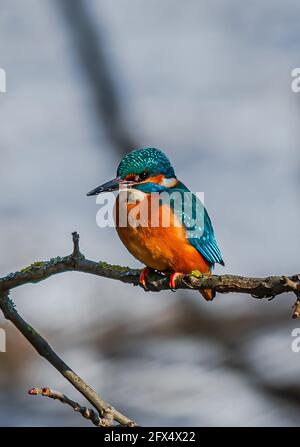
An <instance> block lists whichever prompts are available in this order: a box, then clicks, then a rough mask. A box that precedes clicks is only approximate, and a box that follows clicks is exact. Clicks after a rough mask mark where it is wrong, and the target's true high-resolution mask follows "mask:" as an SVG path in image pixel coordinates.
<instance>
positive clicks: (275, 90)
mask: <svg viewBox="0 0 300 447" xmlns="http://www.w3.org/2000/svg"><path fill="white" fill-rule="evenodd" d="M0 3H1V15H0V67H2V68H4V69H5V70H6V75H7V93H3V94H1V95H0V151H1V152H0V153H1V164H0V185H1V199H0V212H1V220H0V225H1V226H0V247H1V257H0V272H1V275H5V274H7V273H9V272H11V271H15V270H18V269H20V268H22V267H24V266H26V265H28V264H30V263H31V262H33V261H38V260H46V259H49V258H50V257H54V256H58V255H66V254H68V253H70V252H71V250H72V243H71V232H72V231H75V230H76V231H78V232H79V233H80V235H81V250H82V251H83V253H84V254H85V255H86V256H87V257H88V258H90V259H96V260H97V259H98V260H105V261H107V262H111V263H118V264H122V265H130V266H137V267H140V264H139V263H138V262H137V261H136V260H135V259H133V258H132V257H131V255H130V254H129V253H128V252H127V251H126V249H125V248H124V247H123V246H122V244H121V242H120V241H119V240H118V237H117V235H116V232H115V230H114V229H113V228H104V229H100V228H98V227H97V225H96V213H97V211H98V206H97V205H96V203H95V200H94V199H93V198H87V197H86V192H87V191H89V190H90V189H92V188H93V187H95V186H97V185H99V184H101V183H102V182H104V181H106V180H108V179H110V178H112V177H113V176H114V174H115V171H116V167H117V164H118V163H119V161H120V158H121V156H122V155H123V154H124V153H126V152H127V151H128V150H130V149H133V148H135V147H143V146H154V147H160V148H161V149H163V150H164V151H165V152H166V153H167V154H168V156H169V157H170V159H171V161H172V162H173V164H174V166H175V168H176V173H177V176H178V177H179V178H180V179H182V180H183V181H184V183H186V184H187V185H188V186H189V187H190V188H191V189H192V190H194V191H204V193H205V203H206V206H207V208H208V210H209V213H210V215H211V217H212V219H213V222H214V226H215V231H216V235H217V239H218V242H219V245H220V248H221V250H222V253H223V257H224V260H225V262H226V267H225V269H224V268H222V267H218V268H217V269H216V272H217V273H232V274H244V275H249V276H250V275H254V276H260V275H261V276H264V275H269V274H293V273H297V272H298V271H299V241H300V226H299V219H300V207H299V188H300V176H299V164H300V157H299V141H300V133H299V132H300V131H299V129H300V127H299V113H300V107H299V105H300V94H296V93H293V92H292V91H291V82H292V77H291V71H292V69H293V68H294V67H298V66H299V64H300V61H299V46H300V28H299V16H300V3H299V2H298V1H296V0H285V1H283V0H276V1H274V0H265V1H263V2H262V1H260V0H254V1H252V2H248V3H245V2H243V3H242V2H240V1H238V0H227V1H226V2H222V1H216V0H190V1H189V2H183V1H180V0H176V1H174V0H163V1H159V0H152V1H151V2H149V1H146V0H115V1H113V2H112V1H109V0H89V1H83V0H75V1H74V0H42V1H41V0H26V2H20V1H18V0H1V2H0ZM12 297H13V299H14V301H15V302H16V305H17V309H18V310H19V312H20V313H21V315H22V316H23V317H24V318H25V319H27V320H28V321H29V322H30V323H31V324H32V325H33V326H34V327H36V329H37V330H39V331H40V332H41V333H42V335H44V336H45V337H46V338H47V339H48V341H49V342H50V344H51V345H52V346H53V347H54V349H55V350H56V351H57V352H58V354H59V355H61V356H62V358H63V359H64V360H65V361H66V362H67V363H68V364H69V365H70V366H71V367H72V368H73V369H74V370H75V371H76V372H78V373H79V374H80V375H81V376H82V377H83V378H84V379H85V380H86V381H87V382H88V383H89V384H90V385H91V386H92V387H93V388H95V389H96V390H98V391H99V392H100V393H101V395H102V396H103V397H104V398H105V399H106V400H108V401H109V402H110V403H111V404H113V405H114V406H115V407H116V408H118V409H119V410H121V411H122V412H124V413H126V414H127V415H128V416H130V417H132V418H134V419H136V421H137V422H138V423H139V424H141V425H144V426H149V425H157V426H163V425H169V426H179V425H181V426H184V425H186V426H193V425H194V426H206V425H208V426H216V425H221V426H233V425H238V426H245V425H246V426H261V425H268V426H277V425H285V426H293V425H299V411H300V385H299V374H300V353H298V354H297V353H294V352H292V350H291V343H292V341H293V338H292V337H291V332H292V330H293V329H294V328H296V327H300V322H299V321H294V320H292V319H291V314H292V311H291V306H292V304H293V302H294V297H293V296H292V295H291V294H290V295H284V296H282V297H278V298H277V299H275V300H274V301H272V302H267V301H265V300H262V301H261V300H255V299H253V298H252V297H250V296H247V295H244V296H243V295H218V296H217V297H216V299H215V300H214V302H213V303H207V302H204V300H203V299H202V298H201V297H200V296H199V294H198V293H197V292H193V291H188V292H187V291H177V292H176V293H171V292H162V293H144V292H143V291H142V290H141V289H139V288H133V287H132V286H129V285H123V284H121V283H118V282H116V281H111V280H107V279H103V278H98V277H93V276H88V275H86V274H81V273H66V274H63V275H60V276H55V277H52V278H50V279H48V280H47V281H44V282H42V283H40V284H38V285H26V286H23V287H21V288H19V289H16V290H14V291H13V293H12ZM0 327H1V328H4V329H5V330H6V331H7V352H6V353H0V408H1V410H0V425H1V426H16V425H17V426H29V425H33V426H65V425H67V426H79V425H81V426H87V425H89V422H88V421H85V420H84V419H83V418H82V417H81V416H80V415H78V414H74V413H73V412H72V411H71V410H70V409H69V408H68V407H66V406H63V405H61V404H60V403H58V402H55V401H50V400H49V399H46V398H38V397H37V398H32V397H30V396H28V395H27V390H28V389H29V388H31V387H33V386H50V387H52V388H54V389H58V390H60V391H63V392H65V393H67V394H68V395H69V396H70V397H71V398H74V399H75V400H78V401H80V402H82V403H84V400H83V399H82V398H81V396H80V395H79V394H77V392H76V391H75V390H74V389H73V388H72V387H71V385H69V384H68V383H67V382H66V381H65V380H64V379H63V378H62V377H60V375H59V374H58V373H57V371H56V370H55V369H53V368H52V367H51V366H50V365H49V364H48V363H47V362H46V361H45V360H43V359H42V358H40V357H39V356H38V354H37V353H36V352H34V350H33V349H32V347H31V346H30V345H29V344H28V343H27V342H26V340H25V339H24V338H23V337H22V335H21V334H19V333H18V332H17V331H16V329H14V327H12V325H11V324H10V323H8V322H6V321H5V319H4V317H3V315H2V314H1V315H0Z"/></svg>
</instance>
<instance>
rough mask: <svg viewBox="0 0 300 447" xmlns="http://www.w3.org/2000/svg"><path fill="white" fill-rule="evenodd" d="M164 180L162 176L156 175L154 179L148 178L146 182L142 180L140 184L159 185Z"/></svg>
mask: <svg viewBox="0 0 300 447" xmlns="http://www.w3.org/2000/svg"><path fill="white" fill-rule="evenodd" d="M163 179H164V176H163V175H162V174H160V175H156V176H155V177H149V178H147V179H146V180H144V181H143V182H142V183H157V184H158V185H160V184H161V183H162V181H163Z"/></svg>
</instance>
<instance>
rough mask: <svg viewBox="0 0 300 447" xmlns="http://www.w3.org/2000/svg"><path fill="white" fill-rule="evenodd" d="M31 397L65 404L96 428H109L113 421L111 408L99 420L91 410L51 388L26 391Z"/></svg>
mask: <svg viewBox="0 0 300 447" xmlns="http://www.w3.org/2000/svg"><path fill="white" fill-rule="evenodd" d="M28 394H30V395H31V396H37V395H39V394H40V395H41V396H46V397H50V399H54V400H59V401H60V402H61V403H63V404H67V405H69V406H70V407H72V408H73V410H74V411H76V412H78V413H80V414H81V415H82V416H83V417H84V418H85V419H89V420H90V421H91V422H92V423H93V424H94V425H96V427H110V426H111V425H112V424H113V421H114V414H113V410H112V409H111V408H108V409H107V410H106V411H105V412H103V416H102V417H101V418H100V416H99V414H98V413H97V412H96V411H95V410H93V409H92V408H87V407H84V406H82V405H80V404H79V403H78V402H75V401H74V400H72V399H70V398H69V397H68V396H66V395H65V394H63V393H61V392H60V391H54V390H52V389H51V388H47V387H43V388H32V389H31V390H29V391H28Z"/></svg>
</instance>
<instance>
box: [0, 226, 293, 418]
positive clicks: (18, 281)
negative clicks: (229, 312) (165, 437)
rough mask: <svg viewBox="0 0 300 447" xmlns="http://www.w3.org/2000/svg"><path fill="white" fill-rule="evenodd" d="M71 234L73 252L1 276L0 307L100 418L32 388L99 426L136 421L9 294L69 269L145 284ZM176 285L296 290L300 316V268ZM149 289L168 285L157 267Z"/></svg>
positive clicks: (268, 292) (195, 277)
mask: <svg viewBox="0 0 300 447" xmlns="http://www.w3.org/2000/svg"><path fill="white" fill-rule="evenodd" d="M72 236H73V252H72V254H71V255H69V256H64V257H56V258H52V259H50V260H49V261H43V262H34V263H33V264H31V265H30V266H28V267H26V268H24V269H22V270H20V271H18V272H15V273H10V274H9V275H6V276H4V277H2V278H0V309H1V310H2V312H3V314H4V316H5V318H7V319H8V320H10V321H11V322H12V323H13V324H14V325H15V326H16V328H17V329H18V330H19V331H20V332H21V333H22V334H23V335H24V337H25V338H26V339H27V340H28V341H29V343H30V344H31V345H32V346H33V347H34V348H35V349H36V351H37V352H38V353H39V354H40V355H41V356H42V357H44V358H45V359H46V360H47V361H48V362H49V363H50V364H51V365H52V366H54V368H56V369H57V370H58V371H59V372H60V373H61V374H62V375H63V376H64V377H65V378H66V379H67V380H68V381H69V382H70V383H71V384H72V385H73V386H74V387H75V388H76V389H77V390H78V391H79V392H80V393H81V394H82V395H83V396H84V397H85V398H86V399H87V400H88V401H89V402H90V403H91V405H93V407H94V408H95V409H96V410H97V411H98V414H99V419H98V418H97V417H96V416H95V413H94V412H92V411H93V410H88V409H86V407H82V406H80V405H79V404H77V403H76V402H74V401H71V400H70V399H69V398H67V397H66V396H65V395H62V394H61V393H58V392H53V391H52V390H50V389H49V388H44V389H41V390H42V391H40V389H38V388H36V389H33V390H35V391H36V392H34V391H33V390H31V391H32V392H31V394H43V395H47V396H49V397H52V398H54V399H59V400H60V401H61V402H63V403H68V404H69V405H70V406H71V407H72V408H73V409H75V410H76V411H79V412H80V413H81V414H82V415H83V416H85V417H87V418H88V419H91V420H92V422H93V423H96V425H99V426H101V425H102V426H103V425H105V424H107V420H108V419H109V418H112V419H113V420H114V421H116V422H118V423H119V424H121V425H123V426H135V425H136V424H135V422H133V421H132V420H131V419H130V418H128V417H127V416H125V415H123V414H122V413H120V412H119V411H118V410H116V409H114V408H113V407H112V406H111V405H109V404H108V403H107V402H105V400H104V399H102V397H100V396H99V395H98V394H97V393H96V392H95V391H94V390H93V389H92V388H91V387H90V386H89V385H88V384H87V383H85V382H84V380H83V379H82V378H81V377H79V376H78V374H76V373H75V372H74V371H73V370H72V369H71V368H70V367H69V366H68V365H67V364H66V363H65V362H64V361H63V360H62V359H61V358H60V357H59V356H58V355H57V354H56V352H55V351H54V350H53V349H52V348H51V346H50V345H49V344H48V342H47V341H46V340H45V339H44V338H43V337H42V336H41V335H40V334H39V333H38V332H37V331H36V330H35V329H34V328H33V327H32V326H30V324H28V323H27V322H26V321H25V320H24V319H23V318H22V317H21V316H20V315H19V313H18V312H17V310H16V307H15V304H14V303H13V301H12V300H11V299H10V297H9V294H10V291H11V290H12V289H14V288H16V287H19V286H22V285H24V284H28V283H38V282H40V281H43V280H45V279H47V278H49V277H50V276H53V275H56V274H58V273H63V272H68V271H78V272H84V273H90V274H93V275H97V276H102V277H105V278H110V279H114V280H118V281H121V282H123V283H127V284H133V285H136V286H138V285H140V283H139V275H140V270H137V269H131V268H129V267H121V266H119V265H111V264H107V263H106V262H102V261H101V262H95V261H91V260H88V259H85V257H84V255H83V254H82V253H81V252H80V249H79V235H78V233H76V232H74V233H72ZM176 287H177V288H178V289H194V290H201V289H214V290H215V291H216V292H219V293H229V292H235V293H244V294H250V295H252V296H253V297H255V298H259V299H262V298H269V299H272V298H274V297H275V296H277V295H280V294H283V293H287V292H294V294H295V295H296V297H297V299H296V302H295V304H294V308H293V318H298V317H299V316H300V274H295V275H292V276H284V275H283V276H268V277H266V278H252V277H245V276H237V275H211V276H203V275H201V274H200V273H199V272H192V273H191V274H188V275H183V276H181V277H179V278H177V280H176ZM147 289H148V290H151V291H153V292H159V291H160V290H166V289H169V279H168V277H167V276H165V275H162V274H159V273H155V272H154V273H153V274H151V275H150V277H149V281H148V283H147ZM43 390H44V392H43ZM45 390H46V391H45ZM107 415H109V417H108V416H107Z"/></svg>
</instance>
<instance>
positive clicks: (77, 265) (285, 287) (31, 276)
mask: <svg viewBox="0 0 300 447" xmlns="http://www.w3.org/2000/svg"><path fill="white" fill-rule="evenodd" d="M73 244H74V249H73V253H72V254H71V255H69V256H65V257H56V258H52V259H50V260H49V261H44V262H34V263H33V264H31V265H30V266H28V267H26V268H24V269H22V270H21V271H19V272H15V273H10V274H9V275H7V276H5V277H2V278H0V290H3V291H6V290H10V289H13V288H15V287H19V286H21V285H23V284H27V283H38V282H40V281H43V280H45V279H47V278H49V277H50V276H52V275H56V274H58V273H63V272H68V271H77V272H84V273H90V274H92V275H97V276H102V277H104V278H110V279H114V280H118V281H121V282H123V283H127V284H133V285H135V286H141V285H140V283H139V275H140V270H137V269H131V268H129V267H121V266H119V265H112V264H108V263H106V262H102V261H100V262H95V261H91V260H88V259H85V257H84V256H83V255H82V254H81V253H80V250H79V235H78V234H77V233H76V232H74V233H73ZM141 287H142V286H141ZM176 288H178V289H194V290H201V289H213V290H215V291H216V292H219V293H244V294H249V295H252V296H253V297H254V298H259V299H261V298H274V297H275V296H277V295H280V294H282V293H287V292H294V293H295V294H296V295H297V301H298V295H299V293H300V274H295V275H292V276H285V275H283V276H268V277H266V278H252V277H247V276H237V275H211V276H204V275H202V274H200V273H199V272H192V273H191V274H188V275H183V276H181V277H179V278H177V280H176ZM147 289H148V290H150V291H152V292H159V291H161V290H167V289H169V279H168V277H167V276H165V275H162V274H159V273H153V274H151V275H150V276H149V282H148V283H147ZM294 315H295V313H294Z"/></svg>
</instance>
